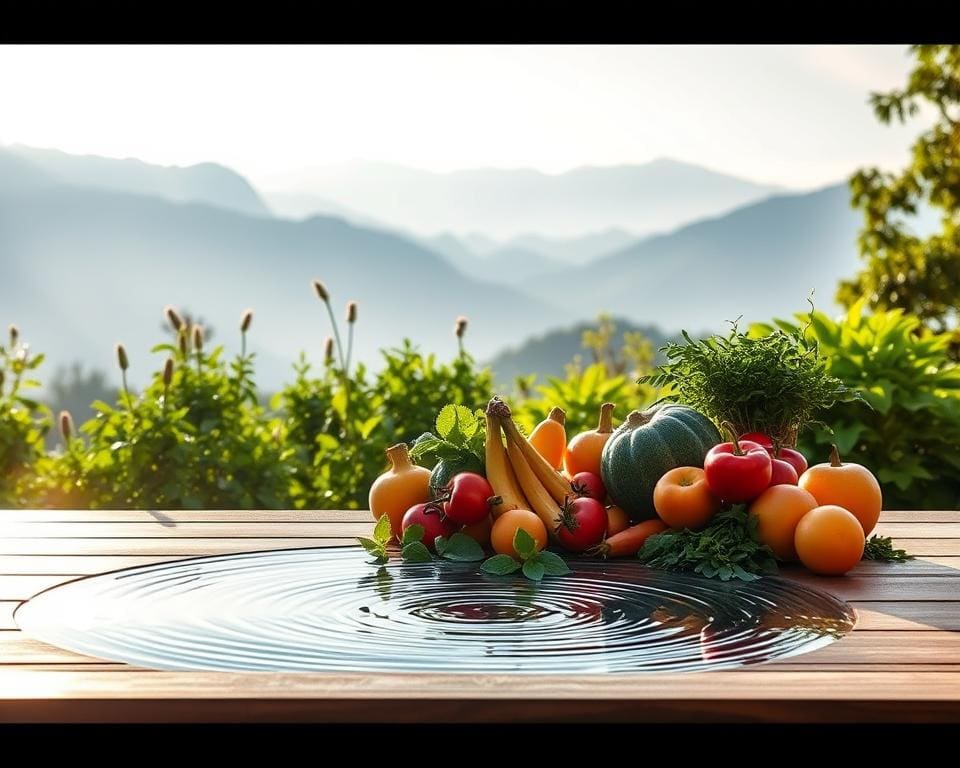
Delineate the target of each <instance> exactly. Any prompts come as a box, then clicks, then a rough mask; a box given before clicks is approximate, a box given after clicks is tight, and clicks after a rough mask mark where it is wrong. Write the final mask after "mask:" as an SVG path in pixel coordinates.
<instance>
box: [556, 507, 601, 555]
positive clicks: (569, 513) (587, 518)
mask: <svg viewBox="0 0 960 768" xmlns="http://www.w3.org/2000/svg"><path fill="white" fill-rule="evenodd" d="M606 532H607V510H606V509H604V507H603V504H601V503H600V502H599V501H597V500H596V499H590V498H587V497H586V496H581V497H580V498H578V499H573V500H572V501H569V502H567V504H566V505H565V506H564V508H563V511H562V512H561V515H560V525H559V526H557V539H558V540H559V541H560V543H561V544H562V545H563V547H564V548H565V549H568V550H570V551H571V552H583V551H584V550H585V549H588V548H590V547H592V546H593V545H594V544H599V543H600V542H601V541H602V540H603V537H604V534H606Z"/></svg>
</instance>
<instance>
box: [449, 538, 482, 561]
mask: <svg viewBox="0 0 960 768" xmlns="http://www.w3.org/2000/svg"><path fill="white" fill-rule="evenodd" d="M438 551H439V550H438ZM443 557H445V558H447V560H456V561H458V562H462V563H472V562H476V561H477V560H483V549H482V548H481V546H480V545H479V544H478V543H477V542H476V540H475V539H472V538H470V537H469V536H467V534H465V533H455V534H453V536H451V537H450V538H449V539H448V540H447V542H446V546H445V547H444V550H443Z"/></svg>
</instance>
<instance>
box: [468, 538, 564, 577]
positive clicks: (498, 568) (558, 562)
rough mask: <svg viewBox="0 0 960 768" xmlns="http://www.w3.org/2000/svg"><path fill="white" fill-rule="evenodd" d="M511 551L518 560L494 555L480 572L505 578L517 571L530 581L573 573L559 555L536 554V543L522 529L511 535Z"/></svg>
mask: <svg viewBox="0 0 960 768" xmlns="http://www.w3.org/2000/svg"><path fill="white" fill-rule="evenodd" d="M513 549H514V551H515V552H516V553H517V555H518V557H519V559H518V558H515V557H511V556H510V555H494V556H493V557H491V558H489V559H488V560H485V561H484V563H483V565H481V566H480V570H482V571H484V572H486V573H492V574H493V575H495V576H506V575H508V574H511V573H516V572H517V571H522V572H523V575H524V576H526V577H527V578H528V579H530V580H531V581H541V580H542V579H543V577H544V576H564V575H566V574H568V573H573V571H571V570H570V568H569V567H568V566H567V564H566V563H565V562H564V561H563V558H562V557H560V555H557V554H555V553H553V552H548V551H547V550H542V551H540V552H537V543H536V542H535V541H534V540H533V537H532V536H531V535H530V534H529V533H527V532H526V531H525V530H523V529H522V528H518V529H517V532H516V533H515V534H514V535H513Z"/></svg>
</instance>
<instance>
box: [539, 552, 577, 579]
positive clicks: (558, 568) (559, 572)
mask: <svg viewBox="0 0 960 768" xmlns="http://www.w3.org/2000/svg"><path fill="white" fill-rule="evenodd" d="M536 560H537V561H538V562H539V563H540V564H541V565H542V566H543V572H544V573H545V574H547V576H565V575H566V574H568V573H573V571H571V570H570V567H569V566H568V565H567V563H566V562H565V561H564V559H563V558H562V557H560V555H558V554H556V553H555V552H548V551H547V550H543V551H542V552H540V554H538V555H537V556H536Z"/></svg>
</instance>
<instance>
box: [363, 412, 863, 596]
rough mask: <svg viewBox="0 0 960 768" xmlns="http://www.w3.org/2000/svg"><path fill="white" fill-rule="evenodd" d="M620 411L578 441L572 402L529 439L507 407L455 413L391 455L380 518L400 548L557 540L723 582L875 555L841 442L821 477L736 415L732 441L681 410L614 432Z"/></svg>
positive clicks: (374, 490) (532, 544)
mask: <svg viewBox="0 0 960 768" xmlns="http://www.w3.org/2000/svg"><path fill="white" fill-rule="evenodd" d="M614 408H615V406H614V404H612V403H605V404H604V405H603V406H602V408H601V409H600V414H599V419H598V424H597V427H596V429H593V430H590V431H587V432H584V433H581V434H578V435H576V436H574V437H573V438H572V439H571V440H570V441H569V442H568V441H567V435H566V431H565V425H564V412H563V411H562V410H561V409H560V408H554V409H553V410H552V411H551V412H550V414H549V416H548V417H547V418H546V419H545V420H544V421H542V422H541V423H540V424H538V425H537V426H536V428H535V429H534V430H533V431H532V432H531V433H530V435H529V437H525V436H524V435H523V434H522V432H521V431H520V429H519V427H518V426H517V424H516V423H515V422H514V420H513V418H512V414H511V412H510V408H509V407H508V406H507V404H506V403H505V402H504V401H503V400H501V399H500V398H497V397H495V398H493V399H492V400H491V401H490V403H489V404H488V406H487V408H486V411H485V412H482V413H481V412H480V411H477V412H471V411H469V410H468V409H466V408H463V407H462V406H447V408H445V409H444V411H443V412H441V415H440V416H439V417H438V419H437V432H438V435H440V436H439V437H438V436H437V435H434V434H432V433H427V434H425V435H423V436H422V437H421V438H420V439H418V440H417V441H416V442H415V443H414V446H413V449H412V450H411V449H409V448H408V446H407V445H406V444H399V445H395V446H393V447H391V448H389V449H388V450H387V456H388V458H389V460H390V463H391V468H390V469H389V470H388V471H387V472H385V473H384V474H383V475H381V476H380V477H379V478H377V480H376V481H375V482H374V484H373V486H372V487H371V489H370V499H369V501H370V509H371V511H372V512H373V515H374V517H375V518H378V519H379V518H381V517H383V516H386V517H387V518H388V519H389V521H390V528H391V533H392V536H393V537H395V538H396V540H398V541H401V542H402V543H404V544H406V543H407V542H408V541H409V540H410V539H411V537H410V535H409V534H410V533H414V532H415V533H416V538H417V539H418V540H419V541H421V542H422V544H423V545H424V546H425V547H426V549H427V550H428V551H429V552H432V553H437V552H438V546H439V547H440V551H442V550H443V549H444V548H445V546H446V542H447V541H448V540H450V539H451V537H453V536H454V535H455V534H458V533H459V534H464V535H465V536H468V537H470V538H471V539H473V540H474V541H476V542H477V544H479V546H480V547H482V548H483V549H485V550H488V551H489V550H492V551H493V552H494V553H496V555H498V556H501V557H506V558H516V557H520V558H521V559H523V560H524V561H525V560H526V559H527V558H528V557H529V556H533V555H535V553H538V552H541V551H542V550H544V548H546V547H547V546H548V545H550V544H552V545H554V547H553V548H554V549H559V550H561V551H565V552H570V553H577V554H581V553H582V554H585V555H587V556H599V557H622V556H637V555H639V556H640V559H641V560H643V561H644V562H647V563H648V564H650V565H651V566H653V567H672V568H680V569H684V568H685V569H688V570H694V571H696V572H699V573H703V574H705V575H707V576H718V577H720V578H731V577H739V578H756V576H757V575H758V572H759V571H763V572H767V571H769V570H770V566H771V565H772V566H773V568H774V569H775V560H779V561H782V562H789V561H795V560H799V561H800V562H801V563H803V565H805V566H806V567H807V568H809V569H810V570H811V571H813V572H815V573H820V574H843V573H846V572H847V571H848V570H850V569H851V568H852V567H853V566H854V565H855V564H856V563H857V562H859V561H860V560H861V558H862V557H863V556H864V547H865V543H866V536H867V535H868V534H869V533H870V532H871V531H872V530H873V528H874V526H875V525H876V523H877V519H878V518H879V515H880V510H881V501H882V500H881V493H880V486H879V484H878V482H877V480H876V478H875V477H874V476H873V474H871V472H870V471H869V470H868V469H866V468H865V467H863V466H860V465H858V464H853V463H843V462H841V461H840V457H839V456H838V455H837V452H836V449H834V451H833V453H832V454H831V456H830V460H829V461H828V462H827V463H824V464H818V465H816V466H813V467H809V468H808V466H807V461H806V458H805V457H804V456H803V455H801V454H800V453H799V452H798V451H796V450H793V449H792V448H789V447H782V446H776V447H775V445H774V441H773V440H771V439H770V438H769V437H768V436H767V435H764V434H760V433H751V434H746V435H737V434H736V433H735V431H734V430H733V427H732V426H731V425H730V424H728V423H726V422H725V423H723V424H722V425H721V427H722V428H723V430H724V431H725V432H727V433H728V437H729V438H730V439H729V440H726V441H724V439H723V437H722V436H721V433H720V432H719V431H718V429H717V427H716V425H715V424H714V423H713V422H712V421H711V420H710V419H709V418H707V417H706V416H704V415H703V414H701V413H699V412H698V411H696V410H694V409H693V408H690V407H687V406H684V405H676V404H666V405H660V406H658V407H655V408H651V409H650V410H647V411H643V412H640V411H634V412H632V413H630V414H629V415H628V416H627V418H626V420H625V421H624V422H623V423H622V424H621V425H620V426H619V427H618V428H617V429H616V430H614V428H613V411H614ZM415 460H419V461H421V462H422V463H423V464H425V465H427V466H421V465H418V464H417V463H415ZM408 529H410V530H408ZM518 542H519V543H520V546H521V549H524V550H529V551H523V552H521V551H519V550H518ZM737 553H739V554H737ZM545 557H546V555H545ZM516 567H517V568H519V567H520V564H519V563H518V564H517V566H516ZM488 570H492V569H488ZM508 570H509V569H508ZM508 570H505V571H504V572H508ZM514 570H515V569H514ZM525 572H526V571H525ZM548 573H549V571H548Z"/></svg>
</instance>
